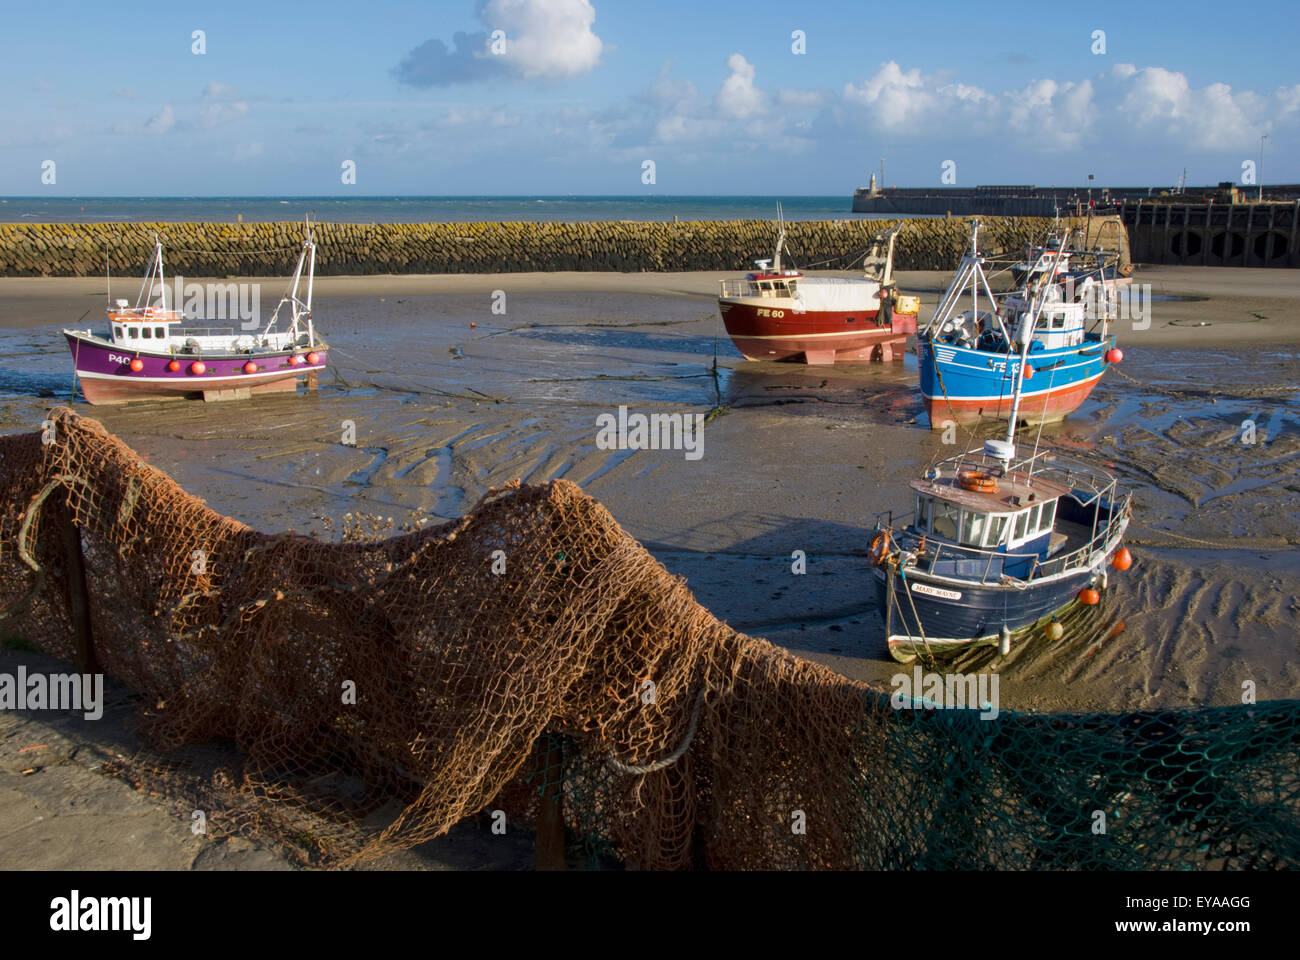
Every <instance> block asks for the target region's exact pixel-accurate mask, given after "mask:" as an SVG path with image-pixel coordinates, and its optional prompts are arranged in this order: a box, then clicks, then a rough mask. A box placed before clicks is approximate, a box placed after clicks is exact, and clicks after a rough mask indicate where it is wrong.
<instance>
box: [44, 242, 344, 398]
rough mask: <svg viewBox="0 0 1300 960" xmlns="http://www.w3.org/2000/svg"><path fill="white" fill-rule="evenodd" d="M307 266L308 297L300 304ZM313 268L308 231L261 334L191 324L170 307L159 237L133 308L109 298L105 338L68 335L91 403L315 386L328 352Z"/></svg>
mask: <svg viewBox="0 0 1300 960" xmlns="http://www.w3.org/2000/svg"><path fill="white" fill-rule="evenodd" d="M304 268H305V269H306V274H307V275H306V278H305V282H306V294H305V297H306V299H299V297H298V290H299V287H300V284H301V283H302V282H303V280H304V277H303V271H304ZM315 269H316V244H315V242H314V241H313V240H312V236H311V228H310V226H308V228H307V236H306V238H305V239H304V241H303V245H302V250H301V252H300V253H299V255H298V265H297V268H296V269H295V270H294V274H293V282H292V285H291V287H290V289H289V291H288V292H287V293H286V294H285V295H284V297H282V298H281V300H280V302H279V303H278V304H277V305H276V308H275V310H274V311H273V312H272V314H271V317H270V320H269V321H268V322H267V324H266V325H265V327H263V328H262V329H261V330H259V329H257V326H259V325H260V323H256V322H255V325H254V327H253V329H251V330H247V331H237V330H235V329H234V328H233V327H226V328H213V327H196V326H187V325H186V318H185V317H184V316H183V314H182V312H181V311H179V310H177V309H176V308H175V305H174V304H173V305H172V306H169V305H168V297H167V283H166V276H165V274H164V272H163V248H162V243H161V241H159V240H158V239H157V238H156V237H155V239H154V252H153V259H152V260H151V261H150V263H149V267H148V268H147V270H146V272H145V277H144V281H143V282H142V284H141V287H140V294H139V296H138V297H137V299H136V303H135V306H134V307H131V306H128V305H127V304H128V301H126V300H122V299H119V300H116V301H114V300H113V299H112V294H111V293H110V295H109V302H110V306H109V307H108V311H107V313H108V332H107V333H106V334H96V333H94V332H93V331H91V330H70V329H64V330H63V335H64V336H65V337H66V338H67V341H68V347H69V349H71V351H72V359H73V366H74V367H75V369H76V373H77V378H78V380H79V381H80V383H81V392H82V393H83V394H84V395H85V398H86V402H87V403H91V404H118V403H128V402H131V401H135V400H170V399H181V398H185V397H195V398H197V397H202V398H203V399H204V400H209V401H212V400H241V399H246V398H248V397H250V396H252V395H253V394H261V393H271V392H279V391H292V390H294V389H296V387H297V385H298V381H300V380H302V379H303V378H306V379H307V382H308V385H309V387H311V386H314V384H315V379H316V375H317V374H318V373H319V371H321V370H323V369H325V366H326V359H327V357H328V347H327V345H326V344H325V342H324V341H322V340H320V339H319V338H318V336H317V332H316V329H315V326H314V324H313V323H312V316H311V295H312V280H313V278H314V275H315ZM155 288H157V289H158V290H159V294H158V297H157V299H155V296H154V291H155ZM178 296H179V293H178ZM282 310H283V311H285V314H286V315H285V316H284V317H283V318H282V317H281V311H282ZM254 320H255V321H256V318H254ZM278 325H282V326H283V329H279V328H278Z"/></svg>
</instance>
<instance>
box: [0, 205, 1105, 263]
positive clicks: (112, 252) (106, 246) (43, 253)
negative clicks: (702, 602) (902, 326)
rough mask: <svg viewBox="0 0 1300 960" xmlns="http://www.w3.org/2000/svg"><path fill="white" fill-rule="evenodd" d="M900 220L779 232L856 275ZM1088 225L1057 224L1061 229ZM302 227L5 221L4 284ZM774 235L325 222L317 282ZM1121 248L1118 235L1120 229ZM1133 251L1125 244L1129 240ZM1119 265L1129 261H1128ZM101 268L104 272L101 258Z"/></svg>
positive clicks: (250, 242)
mask: <svg viewBox="0 0 1300 960" xmlns="http://www.w3.org/2000/svg"><path fill="white" fill-rule="evenodd" d="M983 219H984V224H985V227H984V229H983V230H982V231H981V233H980V237H981V246H982V247H983V249H984V250H985V251H987V252H989V253H990V254H993V253H996V252H998V251H1002V252H1004V253H1007V254H1016V255H1020V254H1023V252H1024V247H1025V246H1026V245H1027V244H1029V243H1041V242H1042V240H1043V238H1044V237H1045V236H1047V234H1048V232H1049V231H1050V230H1051V229H1052V225H1053V222H1052V220H1050V219H1047V218H1038V217H1034V218H1017V217H987V218H983ZM1108 220H1109V222H1110V224H1111V226H1109V227H1103V221H1102V220H1100V219H1094V220H1093V221H1092V230H1091V231H1090V237H1091V238H1095V237H1097V236H1098V235H1099V234H1100V236H1101V239H1102V242H1105V243H1106V244H1107V246H1108V247H1109V248H1112V249H1113V247H1114V244H1115V240H1116V237H1117V230H1116V225H1117V223H1118V221H1116V220H1115V218H1108ZM896 222H897V221H895V220H817V221H796V222H793V223H790V224H788V225H787V245H786V249H787V256H788V258H789V261H790V264H791V265H794V266H799V267H804V268H813V267H814V265H816V267H820V268H822V269H829V270H838V269H846V270H847V269H855V268H857V267H858V266H860V264H861V261H862V257H863V254H864V252H865V248H866V247H867V246H868V245H869V244H870V243H871V240H872V237H874V236H875V234H876V232H877V231H879V230H883V229H885V228H886V227H888V226H890V225H891V224H893V223H896ZM1067 223H1068V224H1070V225H1071V226H1081V225H1082V224H1083V221H1082V220H1078V221H1066V220H1062V226H1065V225H1066V224H1067ZM302 232H303V228H302V224H301V223H249V224H231V223H108V224H98V223H96V224H83V223H54V224H0V276H7V277H30V276H46V277H83V276H103V274H104V271H105V267H106V265H107V267H108V268H109V269H111V270H112V273H113V275H114V276H122V275H129V276H139V275H140V274H141V273H142V272H143V270H144V268H145V265H146V263H147V262H148V261H149V259H150V257H151V255H152V251H153V238H154V235H155V234H157V235H158V237H159V238H160V239H161V240H162V242H163V256H164V261H165V264H166V268H167V272H168V273H169V274H183V275H185V276H190V277H226V276H280V275H284V274H286V273H288V272H290V271H291V270H292V269H293V265H294V263H295V261H296V259H297V255H298V251H299V249H300V246H301V242H302ZM775 234H776V231H775V228H774V227H773V225H772V224H771V223H770V222H768V221H764V220H733V221H688V222H682V223H665V222H621V221H620V222H603V223H382V224H353V223H321V224H317V225H316V242H317V248H318V250H317V254H318V255H317V262H316V272H317V273H319V274H335V275H359V274H403V273H510V272H526V271H552V270H613V271H623V272H632V273H636V272H645V271H681V270H736V271H740V270H744V269H746V268H748V267H750V266H752V261H753V260H754V258H756V257H765V256H770V255H771V253H772V246H773V243H774V241H775ZM969 234H970V228H969V226H968V222H967V221H966V220H962V219H958V218H953V219H916V220H911V221H910V222H909V224H908V227H907V229H905V230H904V231H903V232H902V233H901V234H900V235H899V238H898V242H897V245H896V247H895V252H894V266H895V269H898V270H949V269H952V268H953V267H955V266H956V265H957V263H958V262H959V261H960V259H961V255H962V252H963V250H964V249H965V248H966V244H967V242H968V239H969ZM1118 236H1119V237H1120V238H1121V239H1123V230H1122V228H1120V229H1119V230H1118ZM1124 249H1125V253H1126V254H1127V245H1125V248H1124ZM1125 259H1126V260H1127V256H1126V258H1125ZM106 261H107V263H106Z"/></svg>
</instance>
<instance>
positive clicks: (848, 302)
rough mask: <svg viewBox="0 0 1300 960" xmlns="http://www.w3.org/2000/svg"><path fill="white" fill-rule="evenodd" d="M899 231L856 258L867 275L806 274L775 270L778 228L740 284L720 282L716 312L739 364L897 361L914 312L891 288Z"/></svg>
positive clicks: (911, 300)
mask: <svg viewBox="0 0 1300 960" xmlns="http://www.w3.org/2000/svg"><path fill="white" fill-rule="evenodd" d="M901 228H902V225H901V224H899V225H896V226H895V227H893V228H891V229H890V230H887V231H884V232H882V233H881V234H879V235H878V236H877V237H876V238H875V241H874V243H873V244H872V247H871V249H870V252H869V253H868V255H867V257H866V259H865V261H864V267H865V272H866V273H867V275H865V276H863V277H809V276H805V275H804V274H803V273H802V272H801V271H799V270H790V269H784V268H783V267H782V265H781V248H782V246H783V244H784V242H785V225H784V223H780V224H779V231H778V235H777V241H776V250H775V252H774V253H773V256H772V257H771V258H770V259H763V260H756V261H755V266H757V267H758V269H757V270H756V271H754V272H752V273H748V274H746V275H745V277H744V279H738V280H723V281H722V286H721V292H720V295H719V297H718V310H719V312H720V313H721V314H722V321H723V324H724V326H725V327H726V329H727V334H728V335H729V336H730V337H731V340H732V342H733V343H735V345H736V349H738V350H739V351H740V352H741V354H742V355H743V356H744V357H745V359H747V360H797V359H800V358H802V359H803V360H804V362H806V363H808V364H832V363H835V362H836V361H846V360H855V361H862V360H872V359H879V360H886V361H888V360H901V359H902V358H903V352H904V349H905V346H906V341H907V336H908V334H909V333H915V332H916V311H917V309H918V308H919V302H918V301H917V300H916V298H915V297H897V296H896V289H895V288H894V285H893V255H894V239H895V237H896V236H897V234H898V231H899V230H900V229H901ZM873 269H874V270H877V271H878V272H876V273H875V274H874V275H873V274H872V271H873Z"/></svg>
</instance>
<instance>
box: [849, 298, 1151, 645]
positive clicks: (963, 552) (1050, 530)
mask: <svg viewBox="0 0 1300 960" xmlns="http://www.w3.org/2000/svg"><path fill="white" fill-rule="evenodd" d="M1047 289H1048V287H1047V286H1046V285H1045V286H1044V287H1043V289H1042V291H1040V293H1039V295H1038V297H1037V298H1035V299H1034V300H1033V301H1032V302H1031V303H1030V304H1029V306H1028V310H1027V312H1026V313H1025V314H1024V316H1023V321H1022V326H1023V327H1025V328H1027V329H1029V330H1032V329H1035V327H1036V323H1037V320H1038V318H1039V317H1040V316H1041V315H1044V314H1047V315H1050V314H1051V310H1052V309H1053V308H1052V305H1051V302H1050V300H1049V298H1048V295H1047V293H1046V290H1047ZM1018 342H1019V343H1020V357H1019V360H1020V362H1019V364H1017V365H1016V366H1015V367H1014V371H1015V373H1014V379H1013V383H1012V389H1011V412H1010V416H1009V417H1008V420H1007V431H1006V436H1005V438H1004V439H1001V440H987V441H985V443H984V444H983V446H982V447H979V448H976V449H974V450H970V451H967V452H965V453H962V454H958V455H957V456H955V457H950V458H948V459H945V460H943V461H941V462H939V463H937V464H935V465H933V466H931V467H930V468H929V469H928V470H926V471H925V472H924V474H923V475H922V476H921V477H920V478H918V479H914V480H911V481H909V486H910V487H911V490H912V493H913V495H914V506H913V509H912V510H911V512H910V516H906V517H904V518H903V519H901V520H899V521H898V522H896V521H895V518H894V515H893V513H892V512H890V513H889V514H886V515H882V516H878V517H877V519H876V528H875V531H874V536H873V538H872V541H871V562H872V565H873V574H874V577H875V580H876V586H877V595H878V598H879V607H880V611H881V615H882V617H883V618H884V621H885V634H886V642H887V644H888V647H889V652H890V654H891V655H892V656H893V657H894V659H896V660H898V661H900V662H903V663H908V662H911V661H912V660H913V659H915V658H916V656H917V655H918V654H920V653H925V654H926V655H930V656H932V655H933V654H934V653H936V652H942V651H951V650H955V649H961V648H964V647H968V646H971V645H979V644H997V645H998V647H999V649H1000V651H1001V653H1003V654H1006V653H1008V652H1010V649H1011V643H1012V639H1013V637H1015V636H1020V637H1024V636H1025V634H1026V633H1029V632H1032V631H1033V630H1035V629H1036V628H1039V627H1040V626H1041V627H1043V628H1044V629H1045V631H1046V632H1047V633H1048V635H1049V636H1051V635H1052V629H1051V628H1052V627H1053V623H1052V621H1054V620H1055V619H1056V618H1058V617H1060V616H1061V615H1062V614H1063V613H1064V612H1065V611H1066V610H1067V609H1068V608H1070V607H1072V606H1074V605H1075V604H1084V605H1093V604H1096V603H1098V602H1099V601H1100V598H1101V593H1100V591H1101V590H1104V589H1105V588H1106V586H1107V577H1108V571H1107V565H1108V564H1110V565H1111V566H1113V567H1114V568H1115V569H1117V570H1127V569H1128V568H1129V567H1130V566H1131V565H1132V556H1131V554H1130V553H1129V551H1128V550H1127V548H1124V547H1122V546H1121V545H1120V544H1121V541H1122V539H1123V536H1124V532H1125V530H1126V529H1127V528H1128V523H1129V517H1130V511H1131V497H1130V495H1128V494H1123V495H1121V494H1120V493H1119V490H1118V481H1117V479H1116V478H1115V477H1114V476H1113V475H1112V474H1111V473H1109V472H1108V471H1107V470H1105V469H1102V468H1100V467H1098V466H1094V465H1092V464H1090V463H1088V462H1086V461H1083V460H1081V459H1078V458H1076V457H1072V456H1068V455H1065V454H1062V453H1060V452H1057V451H1054V450H1040V449H1039V447H1038V443H1037V441H1036V442H1035V445H1034V450H1033V452H1032V453H1031V454H1030V455H1029V456H1025V457H1019V456H1018V455H1017V451H1016V425H1017V423H1018V422H1019V417H1018V416H1017V413H1018V407H1019V406H1020V403H1021V400H1022V399H1023V398H1024V397H1025V396H1027V394H1025V391H1024V386H1025V382H1026V380H1027V378H1028V377H1027V367H1026V364H1027V362H1028V359H1029V357H1030V355H1031V351H1030V344H1031V343H1033V342H1034V341H1033V340H1032V339H1030V338H1028V337H1026V338H1024V339H1022V340H1020V341H1018ZM1040 435H1041V431H1040ZM1058 631H1059V628H1058ZM1056 636H1059V632H1057V633H1056Z"/></svg>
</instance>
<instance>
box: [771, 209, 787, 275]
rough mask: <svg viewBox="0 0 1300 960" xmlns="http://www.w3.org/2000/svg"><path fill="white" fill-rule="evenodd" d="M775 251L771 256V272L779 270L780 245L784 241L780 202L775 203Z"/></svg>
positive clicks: (783, 223) (778, 271)
mask: <svg viewBox="0 0 1300 960" xmlns="http://www.w3.org/2000/svg"><path fill="white" fill-rule="evenodd" d="M776 224H777V234H776V253H775V255H773V257H772V272H773V273H780V272H781V245H782V244H783V243H785V216H784V215H783V214H782V212H781V204H779V203H778V204H777V205H776Z"/></svg>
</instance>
